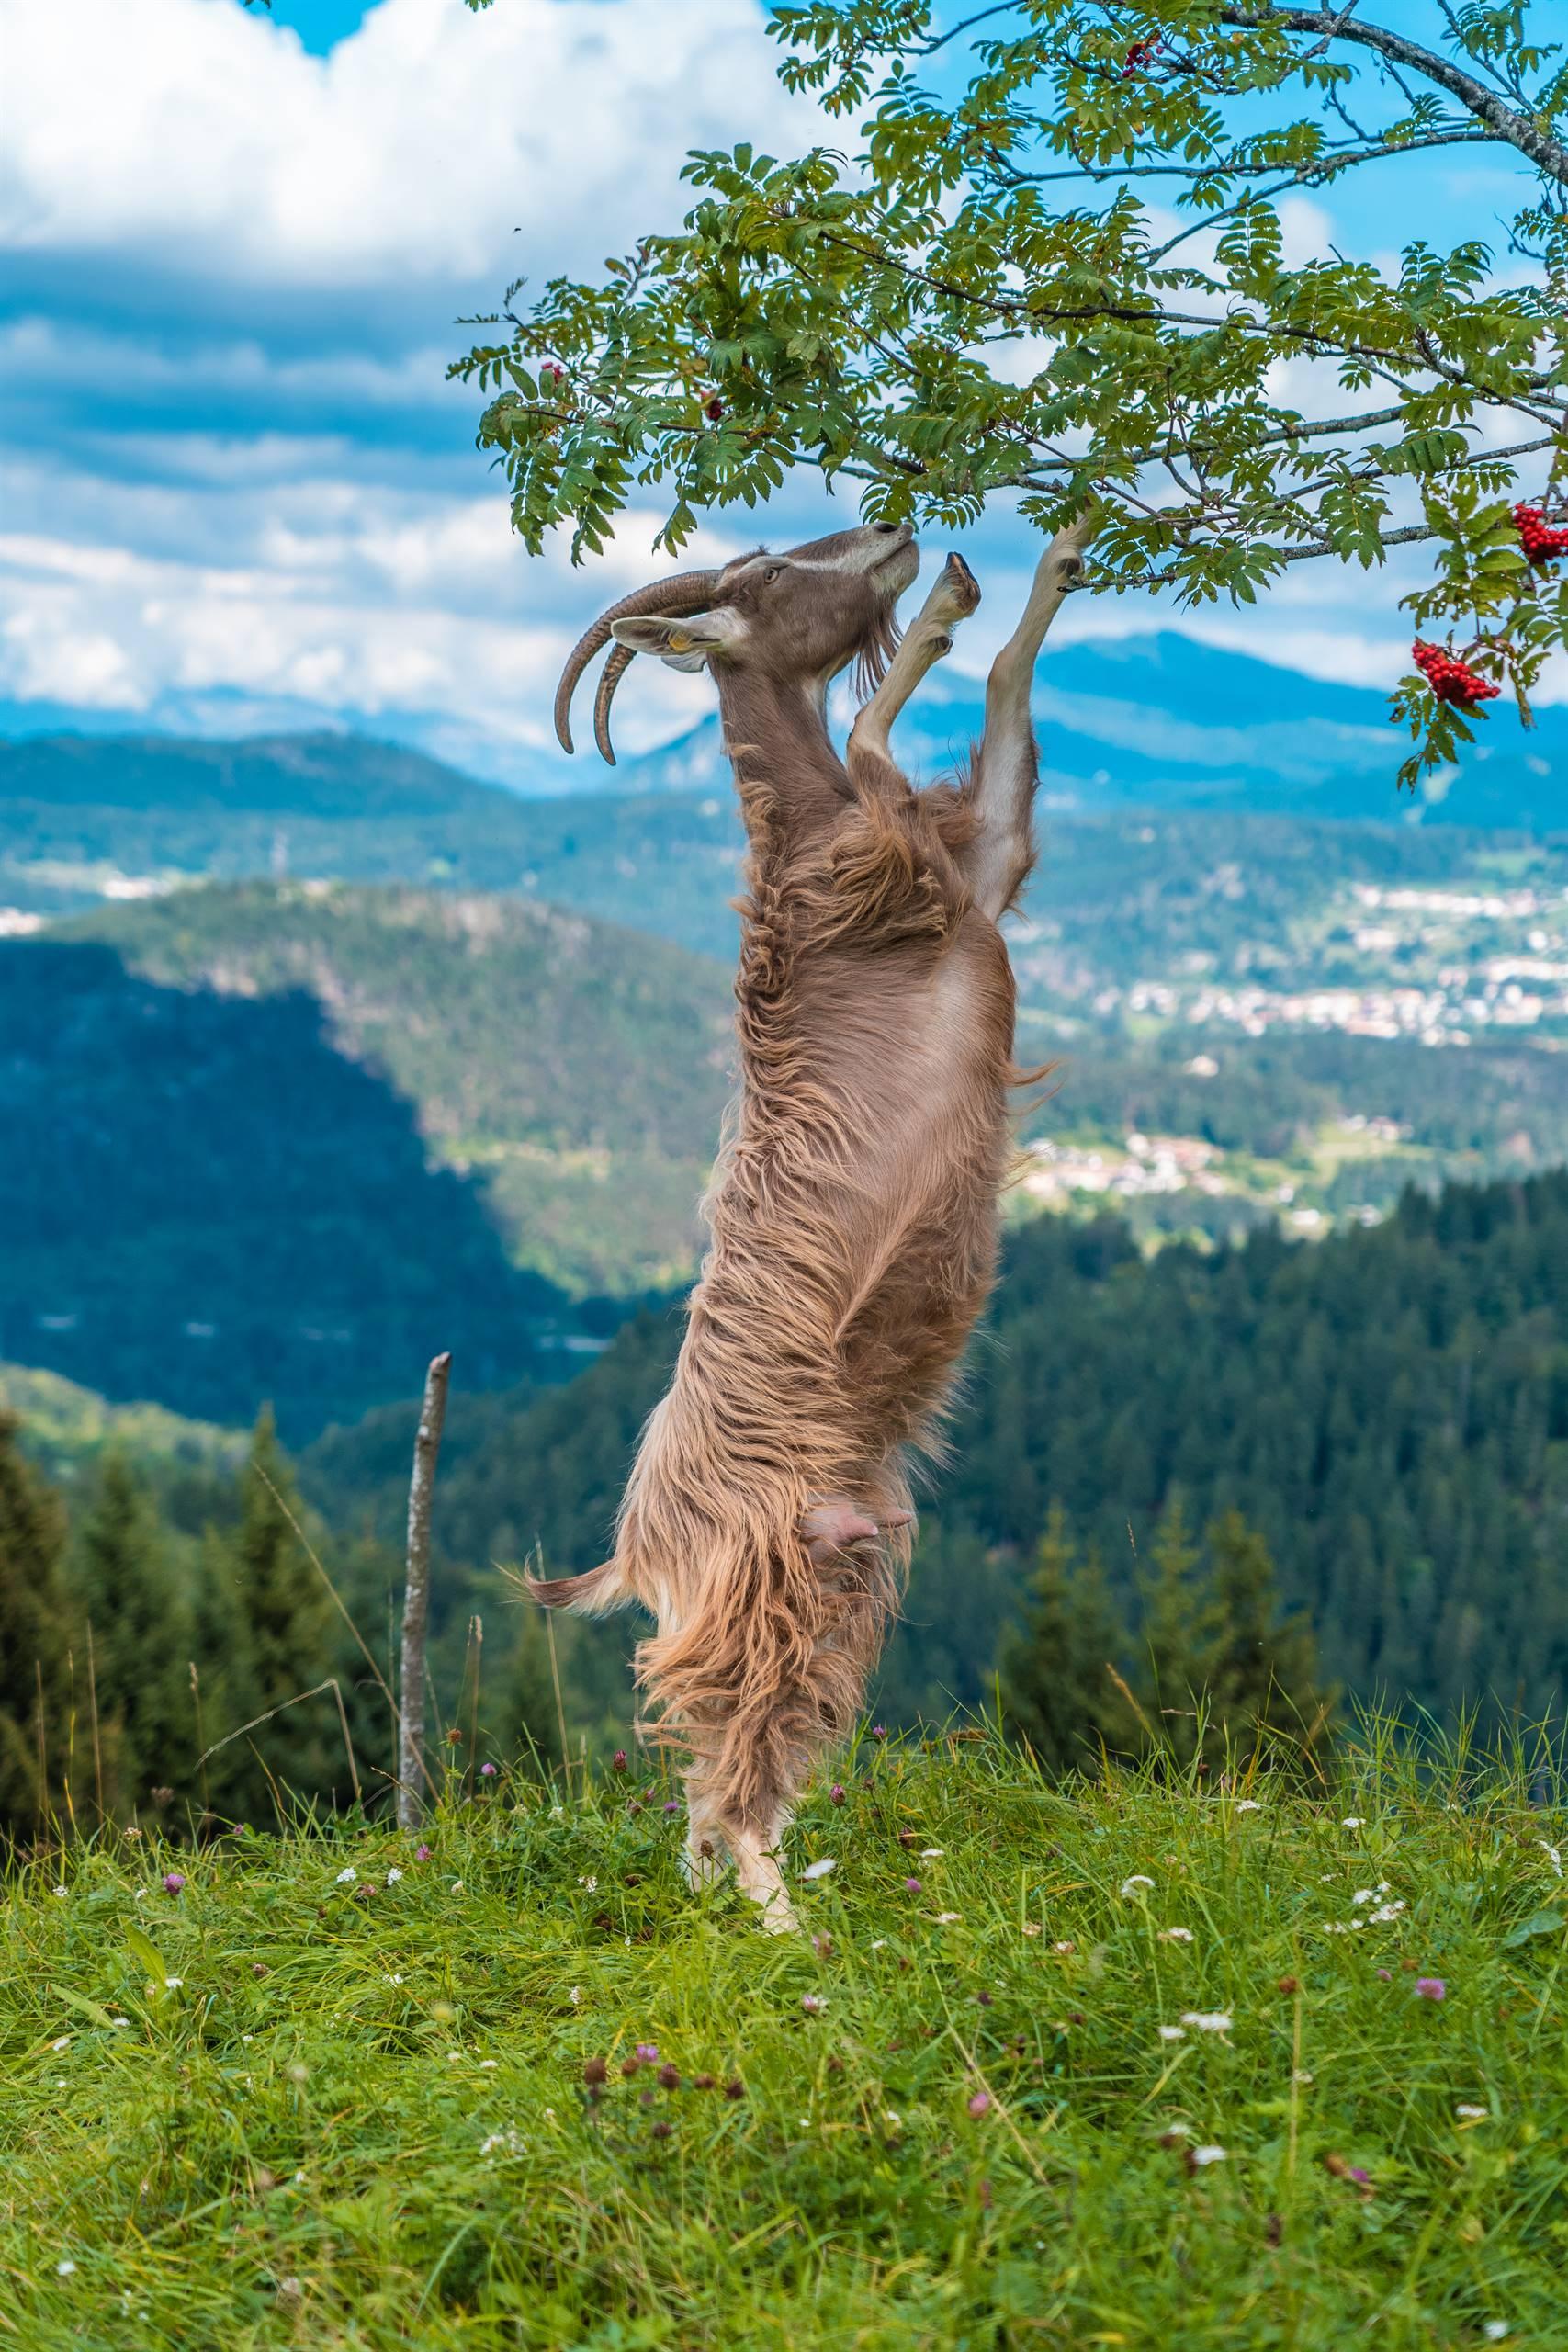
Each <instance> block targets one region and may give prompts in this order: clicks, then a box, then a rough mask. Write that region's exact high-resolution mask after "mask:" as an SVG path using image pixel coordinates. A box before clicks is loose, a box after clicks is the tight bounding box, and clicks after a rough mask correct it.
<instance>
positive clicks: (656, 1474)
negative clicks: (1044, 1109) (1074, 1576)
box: [532, 524, 1088, 1927]
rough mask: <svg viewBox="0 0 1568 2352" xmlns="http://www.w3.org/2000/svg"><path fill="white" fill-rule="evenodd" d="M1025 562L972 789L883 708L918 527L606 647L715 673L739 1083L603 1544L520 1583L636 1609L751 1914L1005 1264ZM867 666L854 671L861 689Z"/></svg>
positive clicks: (935, 634)
mask: <svg viewBox="0 0 1568 2352" xmlns="http://www.w3.org/2000/svg"><path fill="white" fill-rule="evenodd" d="M1087 537H1088V526H1087V524H1086V525H1083V526H1078V527H1077V528H1075V529H1073V530H1069V531H1066V532H1063V533H1061V534H1059V535H1058V536H1057V537H1056V538H1055V540H1054V541H1053V542H1052V544H1051V546H1050V548H1049V549H1048V550H1047V552H1046V554H1045V555H1044V557H1043V560H1042V561H1041V564H1040V567H1039V571H1038V572H1037V575H1036V578H1035V582H1034V587H1033V591H1032V594H1031V596H1030V599H1029V603H1028V606H1027V608H1026V610H1025V613H1024V616H1023V619H1022V621H1021V624H1020V627H1019V628H1018V630H1017V631H1016V633H1015V634H1014V636H1013V638H1012V639H1011V640H1010V643H1009V644H1008V645H1007V646H1006V647H1005V648H1004V649H1003V650H1002V652H1001V653H1000V654H999V655H998V659H997V661H996V662H995V664H994V666H993V668H992V671H991V673H990V679H989V682H988V684H987V695H986V724H985V731H984V734H983V737H982V739H981V741H980V743H979V745H978V746H977V747H976V752H975V755H974V760H973V763H972V769H971V773H970V775H969V779H968V781H967V782H966V783H964V784H963V785H962V786H959V785H953V784H942V785H937V786H932V787H931V789H929V790H927V791H923V792H919V793H917V792H914V791H912V790H911V789H910V786H909V785H908V781H907V780H906V778H905V777H904V776H903V775H902V774H901V773H900V772H899V770H898V769H897V766H895V764H894V763H893V760H892V758H891V756H890V754H889V752H888V749H887V731H888V728H889V726H890V725H891V723H892V720H893V718H895V716H896V715H897V711H898V710H899V708H901V707H902V705H903V703H904V702H905V701H906V699H907V698H908V695H909V694H910V693H911V691H912V690H913V688H914V687H915V685H916V684H918V683H919V679H920V678H921V677H922V676H923V675H924V673H925V672H926V671H927V670H928V669H929V668H930V667H931V663H932V662H934V661H936V660H937V659H939V658H940V656H941V655H942V653H944V652H946V651H947V650H949V648H950V646H951V642H952V639H951V635H950V631H951V628H952V627H953V623H954V622H955V621H957V620H958V619H960V618H962V617H963V616H964V614H965V613H968V612H971V611H972V610H973V609H974V607H975V605H976V603H977V602H978V600H979V591H978V589H977V588H976V584H975V582H974V580H973V578H972V577H971V575H970V573H969V572H968V571H967V569H966V567H965V566H964V563H963V561H962V560H961V559H960V558H959V557H957V556H951V557H950V558H949V559H948V562H947V565H946V568H945V569H944V571H942V575H941V577H940V579H939V580H938V582H937V585H936V587H935V588H934V589H933V590H932V592H931V595H930V597H928V599H927V602H926V605H925V607H924V609H923V610H922V612H921V613H920V615H919V618H918V619H917V620H916V622H915V623H914V625H913V626H912V628H910V630H909V632H908V635H907V636H906V637H905V639H904V640H903V642H902V644H901V645H900V646H898V649H897V652H893V651H892V647H893V645H894V641H895V634H896V632H895V626H894V608H895V605H896V603H897V598H898V596H899V595H900V594H902V592H903V591H904V589H905V588H907V587H908V585H909V583H910V582H911V581H912V580H913V579H914V577H915V573H916V571H917V570H918V569H919V556H918V552H917V550H916V548H915V545H914V541H913V537H912V535H911V534H910V533H909V532H908V530H907V529H904V528H902V527H894V526H886V525H876V526H870V527H867V528H863V529H858V530H850V531H842V532H839V533H837V534H836V535H835V536H834V537H830V538H826V539H818V540H815V541H813V542H812V543H811V544H809V545H808V546H806V547H801V548H795V549H793V550H792V551H791V552H790V553H789V554H788V555H771V554H768V553H766V552H765V551H764V552H761V553H759V554H756V555H751V556H745V557H742V558H739V559H738V560H736V561H734V562H732V563H728V564H727V565H726V566H725V567H724V569H723V570H722V571H716V572H705V573H695V574H693V573H688V574H685V575H683V576H682V578H680V579H676V580H667V581H663V582H658V583H656V584H655V585H654V586H653V587H651V588H648V589H644V590H641V591H639V592H638V593H637V594H636V595H634V596H630V597H627V598H626V599H624V600H623V602H622V603H621V604H619V605H615V607H613V609H612V610H611V611H610V612H609V613H607V614H606V615H604V617H603V618H602V619H601V620H600V621H599V622H597V623H596V624H595V625H594V627H593V628H592V629H591V630H590V631H589V632H588V634H587V635H586V637H584V639H582V641H581V644H580V645H579V646H578V648H577V650H575V652H574V653H573V655H572V657H571V660H570V662H569V663H568V665H567V670H566V673H565V675H564V676H563V678H562V681H561V689H560V693H559V695H558V698H557V705H556V718H557V727H558V731H559V733H560V736H561V740H562V741H563V742H564V743H565V745H566V747H567V749H568V750H570V748H571V745H570V733H569V731H568V717H569V712H570V698H571V693H572V689H573V687H574V685H575V684H576V682H577V679H578V677H579V676H580V675H581V672H582V670H583V669H584V667H585V666H586V665H587V663H588V662H589V661H591V660H592V656H593V654H594V653H595V652H596V651H597V650H599V649H600V648H601V647H602V646H603V645H604V644H605V643H606V642H607V641H608V639H609V638H610V637H611V636H614V638H615V650H614V651H612V653H611V655H610V659H609V662H607V664H606V666H605V671H604V679H603V682H602V684H601V686H600V690H599V695H598V700H597V705H596V709H595V729H596V733H597V736H598V740H599V744H600V748H601V750H602V751H603V752H604V755H605V757H606V758H612V757H613V753H612V752H611V750H610V743H609V732H608V717H609V706H610V698H611V696H612V695H613V694H614V692H615V685H616V684H617V682H618V680H619V678H620V676H621V674H622V673H623V672H624V671H625V669H626V665H627V663H628V662H630V661H631V659H632V657H633V655H634V654H635V653H637V652H644V653H657V654H659V655H660V656H661V657H662V658H663V659H664V660H666V661H670V662H674V663H675V664H676V665H677V666H681V667H685V668H696V667H701V666H703V665H706V666H707V667H709V668H710V669H711V671H712V673H713V675H714V679H715V681H716V684H717V688H718V698H719V708H720V712H721V714H722V718H723V725H724V740H725V745H726V749H727V751H728V756H729V758H730V760H731V762H732V763H733V765H734V770H735V780H736V785H737V788H738V790H739V797H740V806H741V809H742V812H743V815H744V818H745V822H746V830H747V834H748V837H749V842H750V857H749V861H748V866H747V896H746V899H744V901H743V902H742V906H741V914H742V918H743V930H742V940H741V951H740V967H739V977H738V979H737V983H736V1001H737V1005H738V1026H739V1049H740V1091H739V1100H738V1103H737V1104H736V1106H735V1109H734V1112H733V1114H732V1117H731V1120H730V1123H729V1126H728V1133H727V1135H726V1136H725V1138H724V1140H723V1143H722V1147H721V1149H720V1153H719V1158H718V1162H717V1166H716V1172H715V1175H714V1179H713V1182H712V1185H711V1187H710V1190H709V1193H708V1196H707V1199H706V1202H705V1215H706V1218H707V1222H708V1226H709V1228H710V1231H711V1236H712V1242H711V1248H710V1250H709V1252H708V1256H707V1259H706V1261H705V1266H704V1269H703V1273H702V1279H701V1281H700V1282H699V1283H698V1285H697V1287H696V1289H695V1291H694V1293H693V1295H692V1299H691V1304H690V1308H689V1314H688V1321H687V1327H686V1332H685V1337H684V1340H683V1343H682V1349H681V1353H680V1360H679V1363H678V1364H677V1366H676V1371H675V1376H674V1380H673V1383H672V1385H671V1388H670V1391H669V1394H668V1395H667V1396H666V1397H664V1399H663V1400H662V1402H661V1403H660V1405H659V1406H658V1407H657V1408H656V1409H655V1411H654V1412H653V1414H652V1416H651V1417H650V1419H649V1422H648V1426H647V1428H646V1430H644V1432H643V1438H642V1442H641V1446H640V1449H639V1451H638V1453H637V1462H636V1464H635V1466H634V1468H633V1471H632V1474H631V1478H630V1482H629V1484H628V1486H627V1488H626V1498H625V1500H624V1501H623V1503H622V1506H621V1511H620V1517H619V1521H618V1524H617V1532H616V1540H615V1553H614V1555H613V1556H612V1557H611V1558H610V1559H609V1560H607V1561H606V1562H605V1563H604V1566H602V1567H599V1568H595V1569H593V1570H592V1571H591V1572H590V1573H589V1574H588V1575H586V1576H581V1577H571V1578H569V1579H565V1580H562V1581H558V1582H556V1583H552V1584H537V1583H536V1584H535V1585H534V1586H533V1588H532V1589H533V1590H534V1592H535V1594H536V1598H537V1599H539V1600H543V1601H546V1602H547V1603H550V1604H552V1605H555V1604H564V1605H565V1606H567V1607H570V1608H573V1609H576V1610H579V1611H583V1612H584V1613H587V1614H593V1615H597V1614H600V1613H602V1612H604V1611H608V1610H612V1609H616V1608H619V1607H621V1606H623V1605H624V1604H626V1602H629V1601H634V1600H635V1601H639V1602H641V1604H642V1605H643V1606H644V1607H645V1608H646V1609H648V1610H649V1611H651V1612H652V1614H653V1616H654V1617H655V1619H656V1620H657V1624H658V1630H657V1633H656V1634H654V1636H653V1637H652V1638H651V1639H649V1640H648V1641H645V1642H643V1643H642V1644H641V1645H639V1648H638V1652H637V1672H638V1678H639V1680H640V1682H641V1683H642V1685H643V1687H644V1688H645V1689H646V1690H647V1691H649V1694H650V1695H651V1697H652V1699H653V1701H654V1702H655V1704H656V1706H657V1708H658V1710H659V1715H660V1724H661V1727H662V1728H661V1736H664V1737H666V1738H669V1739H671V1740H672V1741H674V1742H676V1743H678V1744H679V1745H680V1746H681V1747H682V1749H683V1750H684V1751H685V1753H686V1755H687V1758H688V1759H689V1760H688V1763H687V1766H686V1775H685V1777H686V1789H687V1799H688V1852H689V1855H690V1860H691V1865H692V1869H693V1871H694V1873H695V1874H697V1875H699V1876H700V1875H702V1874H704V1873H705V1871H706V1870H707V1869H708V1868H709V1867H711V1865H712V1863H713V1861H714V1860H715V1858H716V1854H717V1852H718V1850H719V1849H721V1848H724V1849H728V1853H729V1854H730V1856H731V1857H732V1859H733V1860H734V1863H735V1866H736V1870H737V1871H738V1874H739V1881H740V1883H741V1885H742V1886H743V1887H744V1889H745V1890H746V1892H747V1894H750V1895H751V1896H752V1897H753V1898H754V1899H755V1900H756V1901H757V1902H758V1903H760V1904H761V1905H763V1910H764V1917H765V1918H766V1919H767V1921H768V1923H769V1924H770V1925H771V1926H779V1927H786V1926H788V1925H789V1924H790V1923H791V1919H792V1914H791V1911H790V1906H789V1901H788V1897H787V1895H786V1894H785V1892H784V1883H783V1880H782V1878H781V1875H780V1871H779V1863H778V1849H779V1845H780V1841H781V1839H782V1838H783V1835H784V1828H785V1826H786V1825H787V1823H788V1820H789V1816H790V1811H791V1807H792V1805H793V1804H794V1801H795V1796H796V1793H797V1792H798V1791H799V1789H800V1787H801V1785H802V1783H803V1781H804V1780H805V1778H806V1775H807V1771H808V1770H809V1769H810V1767H811V1764H812V1763H813V1761H814V1760H815V1758H817V1757H818V1755H819V1754H820V1753H821V1751H822V1749H823V1748H824V1747H827V1746H828V1745H829V1744H830V1743H831V1742H833V1741H834V1740H836V1739H838V1738H840V1737H841V1736H843V1735H844V1734H845V1733H846V1732H847V1731H848V1730H849V1728H850V1726H851V1724H852V1721H853V1719H854V1716H855V1713H856V1712H857V1710H858V1708H859V1706H860V1704H861V1701H862V1698H863V1691H864V1686H865V1680H866V1677H867V1674H868V1672H869V1670H870V1668H871V1667H872V1665H873V1663H874V1660H875V1657H876V1656H877V1653H878V1650H879V1647H880V1645H881V1642H882V1639H883V1635H884V1634H885V1631H886V1625H887V1623H888V1619H889V1617H890V1615H891V1613H892V1611H894V1609H895V1608H896V1606H897V1600H898V1597H899V1593H900V1590H901V1587H902V1582H903V1578H904V1576H905V1573H906V1571H907V1569H908V1558H909V1547H910V1534H909V1531H910V1527H911V1524H912V1511H911V1508H910V1495H909V1487H908V1473H907V1468H906V1464H907V1460H908V1456H909V1454H910V1453H912V1452H915V1451H921V1450H923V1451H925V1452H927V1453H931V1452H932V1451H933V1450H935V1449H936V1447H937V1445H938V1442H939V1434H938V1433H939V1426H940V1421H941V1418H942V1410H943V1408H944V1406H945V1404H946V1403H947V1401H948V1398H949V1397H950V1394H951V1391H952V1386H953V1379H954V1376H955V1373H956V1369H957V1366H958V1362H959V1358H960V1356H961V1354H962V1352H963V1350H964V1342H965V1340H967V1338H968V1335H969V1333H970V1330H971V1329H972V1328H973V1326H974V1322H975V1318H976V1315H977V1314H978V1313H979V1310H980V1308H981V1306H982V1305H983V1303H984V1301H985V1299H986V1296H987V1292H988V1290H989V1288H990V1285H991V1283H992V1280H993V1277H994V1272H995V1264H996V1250H997V1211H996V1204H997V1195H998V1188H999V1186H1000V1184H1001V1182H1002V1180H1003V1177H1004V1175H1005V1173H1006V1170H1007V1165H1008V1161H1009V1157H1010V1128H1009V1117H1008V1105H1009V1090H1010V1087H1011V1086H1012V1085H1013V1084H1014V1083H1015V1082H1016V1080H1017V1078H1018V1075H1019V1073H1018V1072H1017V1071H1016V1070H1015V1069H1014V1066H1013V1059H1012V1037H1013V986H1012V975H1011V970H1010V966H1009V963H1008V956H1007V950H1006V947H1005V945H1004V944H1003V941H1002V937H1001V933H1000V931H999V930H998V919H999V918H1000V916H1001V915H1002V914H1003V912H1004V911H1005V910H1006V909H1007V908H1008V906H1009V905H1010V902H1011V900H1012V899H1013V898H1014V896H1015V895H1016V893H1017V891H1018V889H1019V888H1020V886H1021V883H1022V882H1023V879H1024V877H1025V876H1026V875H1027V874H1028V872H1029V869H1030V865H1031V864H1032V857H1033V846H1032V825H1031V810H1032V798H1033V793H1034V786H1035V782H1036V774H1037V767H1036V752H1035V745H1034V738H1033V732H1032V727H1031V724H1030V717H1029V698H1030V684H1031V680H1032V673H1033V668H1034V662H1035V657H1036V656H1037V654H1038V653H1039V650H1040V647H1041V642H1042V640H1043V637H1044V633H1045V630H1046V628H1047V627H1048V626H1049V624H1050V621H1051V618H1052V616H1053V615H1054V614H1055V609H1056V606H1057V605H1058V604H1059V603H1060V601H1061V598H1062V595H1063V594H1064V592H1065V590H1066V588H1067V587H1068V586H1070V585H1071V584H1072V583H1073V582H1074V581H1075V580H1076V578H1077V574H1078V573H1079V571H1081V569H1082V552H1081V551H1082V547H1083V544H1084V541H1085V539H1086V538H1087ZM852 661H856V662H859V663H860V665H861V670H862V674H863V676H864V678H865V679H866V682H867V684H875V691H874V693H873V694H872V695H871V699H870V700H869V701H868V702H867V703H866V705H865V707H863V709H862V711H861V713H860V716H859V718H857V719H856V722H855V725H854V729H853V730H852V734H851V737H850V741H849V745H848V750H847V752H846V756H845V758H844V759H842V760H840V757H839V755H838V753H837V752H835V750H834V748H833V745H832V743H831V741H830V740H829V733H828V727H827V721H826V717H825V706H826V697H827V691H828V687H829V683H830V681H831V680H832V679H833V678H834V677H835V676H836V675H837V674H838V673H840V672H841V671H842V670H843V669H845V668H846V667H847V666H848V664H849V663H850V662H852ZM879 678H880V684H876V681H877V680H878V679H879Z"/></svg>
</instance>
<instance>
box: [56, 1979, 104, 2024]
mask: <svg viewBox="0 0 1568 2352" xmlns="http://www.w3.org/2000/svg"><path fill="white" fill-rule="evenodd" d="M49 1990H50V1995H51V1998H52V1999H54V2000H56V2001H63V2002H64V2004H65V2006H66V2007H67V2008H68V2009H75V2010H76V2011H77V2012H78V2013H79V2014H80V2015H81V2016H82V2017H85V2018H91V2019H92V2021H93V2023H94V2024H95V2025H107V2026H112V2025H113V2024H114V2019H113V2018H111V2017H110V2015H109V2013H108V2011H107V2009H105V2008H100V2007H99V2006H98V2004H97V2002H96V2001H89V2000H88V1998H87V1996H86V1995H85V1993H73V1992H72V1991H71V1989H70V1987H69V1986H68V1985H51V1986H50V1988H49Z"/></svg>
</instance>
